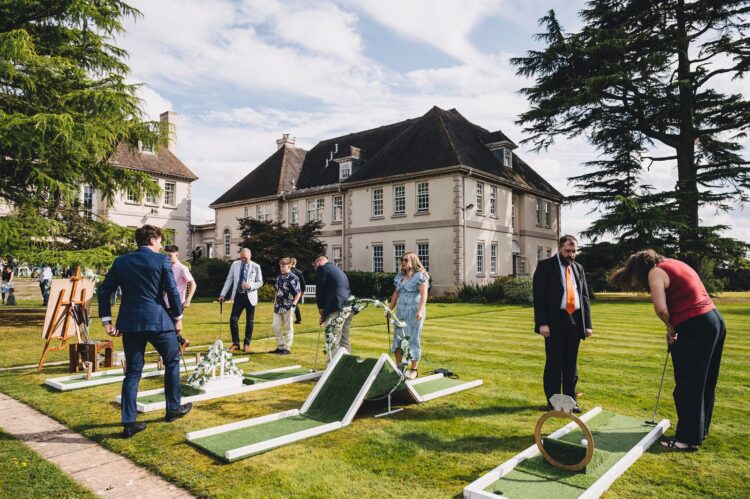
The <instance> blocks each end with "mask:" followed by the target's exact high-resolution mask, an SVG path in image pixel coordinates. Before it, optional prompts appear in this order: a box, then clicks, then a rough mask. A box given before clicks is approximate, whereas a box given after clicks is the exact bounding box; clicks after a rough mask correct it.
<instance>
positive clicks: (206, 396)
mask: <svg viewBox="0 0 750 499" xmlns="http://www.w3.org/2000/svg"><path fill="white" fill-rule="evenodd" d="M240 360H243V359H242V358H240V359H237V360H235V363H237V362H238V361H240ZM301 367H302V366H300V365H299V364H297V365H294V366H286V367H278V368H276V369H267V370H265V371H255V372H252V373H246V374H245V376H259V375H262V374H269V373H278V372H284V371H290V370H292V369H299V368H301ZM322 375H323V372H321V371H312V372H309V373H305V374H299V375H297V376H290V377H288V378H282V379H276V380H272V381H265V382H263V383H255V384H252V385H242V386H236V387H232V388H227V389H226V390H213V391H210V392H207V393H199V394H197V395H188V396H186V397H182V402H181V403H183V404H187V403H188V402H200V401H202V400H211V399H216V398H222V397H230V396H232V395H239V394H241V393H247V392H254V391H257V390H265V389H267V388H273V387H275V386H281V385H289V384H291V383H299V382H301V381H310V380H314V379H318V378H320V377H321V376H322ZM160 393H164V388H156V389H154V390H145V391H142V392H138V395H137V396H136V408H137V410H138V412H151V411H158V410H159V409H165V408H166V407H167V402H166V401H165V400H163V401H160V402H152V403H149V404H144V403H141V402H137V399H138V398H141V397H148V396H150V395H158V394H160ZM115 403H117V404H121V403H122V397H121V396H120V395H118V396H116V397H115Z"/></svg>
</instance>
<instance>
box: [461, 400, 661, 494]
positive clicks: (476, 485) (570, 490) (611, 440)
mask: <svg viewBox="0 0 750 499" xmlns="http://www.w3.org/2000/svg"><path fill="white" fill-rule="evenodd" d="M580 419H581V420H582V421H584V422H585V423H586V425H587V426H588V427H589V429H590V430H591V433H592V434H593V436H594V442H595V445H596V450H595V451H594V457H593V459H592V460H591V462H590V463H589V465H588V466H587V467H586V469H585V470H583V471H581V472H570V471H563V470H560V469H557V468H554V467H553V466H551V465H550V464H549V463H547V462H546V461H545V460H544V458H543V457H542V456H541V454H540V453H539V450H538V449H537V447H536V445H532V446H531V447H529V448H528V449H526V450H525V451H523V452H521V453H520V454H518V455H516V456H515V457H513V458H511V459H510V460H508V461H506V462H505V463H503V464H501V465H500V466H498V467H497V468H495V469H494V470H492V471H490V472H489V473H487V474H486V475H484V476H483V477H481V478H479V479H478V480H476V481H475V482H473V483H471V484H470V485H468V486H467V487H466V488H465V489H464V497H465V498H470V499H477V498H483V499H489V498H501V497H507V498H513V497H523V498H549V497H554V498H555V499H567V498H595V497H599V496H600V495H601V494H602V493H604V491H606V490H607V489H608V488H609V487H610V486H611V485H612V483H614V481H615V480H616V479H617V478H618V477H619V476H620V475H622V474H623V473H624V472H625V471H626V470H627V469H628V468H629V467H630V466H631V465H632V464H633V463H634V462H635V461H636V460H637V459H638V458H639V457H640V456H641V455H642V454H643V453H644V452H645V451H646V450H647V449H648V448H649V447H650V446H651V445H652V444H653V443H654V442H656V440H658V439H659V437H660V436H661V435H663V434H664V432H665V431H666V430H667V428H669V420H667V419H663V420H662V421H660V422H659V423H658V424H657V425H656V426H653V425H648V424H645V423H644V422H643V421H642V420H639V419H636V418H632V417H629V416H622V415H619V414H614V413H611V412H606V411H602V409H601V407H595V408H594V409H592V410H590V411H589V412H587V413H586V414H584V415H583V416H581V418H580ZM548 438H553V439H558V440H561V441H563V442H570V443H574V444H577V443H579V442H580V441H581V438H582V433H581V430H580V429H579V428H578V426H577V425H576V424H575V423H574V422H571V423H570V424H567V425H566V426H564V427H562V428H560V429H559V430H557V431H555V432H554V433H552V434H550V435H549V437H548Z"/></svg>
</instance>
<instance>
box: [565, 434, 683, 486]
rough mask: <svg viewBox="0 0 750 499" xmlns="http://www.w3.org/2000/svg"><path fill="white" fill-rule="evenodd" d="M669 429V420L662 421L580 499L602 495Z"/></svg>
mask: <svg viewBox="0 0 750 499" xmlns="http://www.w3.org/2000/svg"><path fill="white" fill-rule="evenodd" d="M667 428H669V420H668V419H662V420H661V421H659V424H658V425H656V426H655V427H654V429H653V430H651V431H650V432H649V433H648V435H646V436H645V437H643V438H642V439H641V440H640V441H639V442H638V443H637V444H635V447H633V448H632V449H630V451H629V452H628V453H627V454H625V455H624V456H622V457H621V458H620V460H619V461H617V462H616V463H615V464H614V465H613V466H612V467H611V468H610V469H609V470H608V471H607V472H606V473H605V474H604V475H602V476H601V477H599V480H597V481H596V482H594V483H593V484H592V485H591V487H589V488H588V489H586V491H585V492H584V493H583V494H581V495H580V496H578V499H594V498H597V497H599V496H600V495H602V494H603V493H604V492H605V491H606V490H607V489H608V488H609V487H610V485H612V484H613V483H614V481H615V480H617V479H618V478H619V477H620V475H622V474H623V473H625V471H627V469H628V468H630V467H631V466H632V465H633V463H634V462H636V460H638V458H639V457H641V456H642V455H643V453H644V452H646V449H648V448H649V447H651V446H652V445H653V443H654V442H656V441H657V440H658V439H659V437H661V436H662V435H663V434H664V432H666V431H667Z"/></svg>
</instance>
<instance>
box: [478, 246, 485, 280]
mask: <svg viewBox="0 0 750 499" xmlns="http://www.w3.org/2000/svg"><path fill="white" fill-rule="evenodd" d="M477 275H484V241H479V242H478V243H477Z"/></svg>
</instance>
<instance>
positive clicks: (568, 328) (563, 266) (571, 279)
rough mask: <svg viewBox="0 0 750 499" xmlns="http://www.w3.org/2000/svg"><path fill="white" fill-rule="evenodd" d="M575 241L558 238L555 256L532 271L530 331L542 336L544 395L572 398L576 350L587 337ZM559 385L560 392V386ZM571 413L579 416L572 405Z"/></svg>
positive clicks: (587, 311)
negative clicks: (532, 295) (532, 307)
mask: <svg viewBox="0 0 750 499" xmlns="http://www.w3.org/2000/svg"><path fill="white" fill-rule="evenodd" d="M577 252H578V240H577V239H576V238H575V237H573V236H571V235H565V236H563V237H561V238H560V240H559V242H558V246H557V253H556V254H555V255H554V256H552V257H551V258H547V259H546V260H542V261H540V262H539V263H537V266H536V271H535V272H534V331H535V332H537V333H539V334H540V335H542V336H543V337H544V351H545V354H546V357H547V359H546V362H545V364H544V393H545V396H546V397H547V409H548V410H549V409H551V404H550V402H549V399H550V398H551V397H552V395H554V394H556V393H562V394H564V395H568V396H570V397H572V398H573V400H575V399H576V384H577V383H578V367H577V362H578V347H579V345H580V342H581V340H584V339H586V338H587V337H589V336H591V304H590V301H589V288H588V285H587V284H586V275H585V274H584V272H583V266H581V264H580V263H576V261H575V257H576V253H577ZM561 385H562V391H561V390H560V387H561ZM573 412H577V413H580V412H581V408H580V407H579V406H578V404H576V406H575V408H574V409H573Z"/></svg>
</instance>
